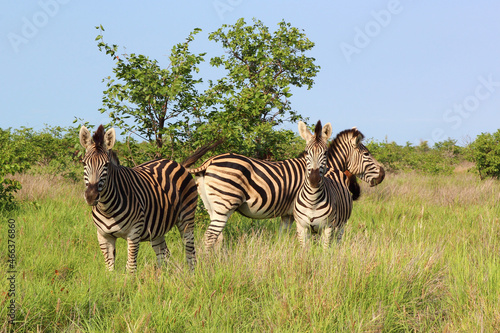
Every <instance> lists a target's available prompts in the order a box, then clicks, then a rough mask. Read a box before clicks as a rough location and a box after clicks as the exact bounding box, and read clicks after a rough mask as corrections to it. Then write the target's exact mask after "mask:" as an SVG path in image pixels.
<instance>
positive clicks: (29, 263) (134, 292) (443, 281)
mask: <svg viewBox="0 0 500 333" xmlns="http://www.w3.org/2000/svg"><path fill="white" fill-rule="evenodd" d="M26 177H32V178H31V179H28V178H26V179H25V180H24V184H26V183H27V182H32V183H33V186H31V187H30V186H26V185H25V189H24V190H23V192H21V193H19V197H20V199H21V200H25V201H24V204H23V205H22V207H21V209H20V210H19V211H17V213H16V214H15V216H7V215H5V214H4V215H3V216H2V217H1V218H2V220H3V221H6V220H7V219H8V218H10V217H13V218H15V219H16V224H17V230H16V231H17V257H18V262H17V270H18V273H17V276H16V283H17V286H16V306H17V317H16V320H17V322H16V323H15V325H14V326H8V323H7V320H6V314H7V308H6V306H7V304H8V301H9V299H8V297H7V295H6V293H5V292H3V293H2V297H1V298H0V303H1V305H0V316H1V317H0V318H1V321H0V331H7V330H8V329H9V328H11V329H12V330H13V331H17V332H24V331H34V332H36V331H44V332H60V331H69V332H117V331H122V332H184V331H187V332H195V331H196V332H198V331H211V332H232V331H243V332H245V331H274V332H306V331H307V332H315V331H316V332H325V331H330V332H331V331H346V332H367V331H368V332H385V331H403V332H404V331H418V332H422V331H424V332H428V331H431V332H432V331H439V332H442V331H448V332H480V331H484V332H493V331H500V297H499V296H500V260H499V255H500V223H499V217H500V207H499V205H498V203H499V199H500V184H499V183H498V182H497V181H482V182H481V181H479V180H478V179H477V178H476V176H474V175H471V174H467V173H457V174H454V175H452V176H445V177H438V176H423V175H418V174H396V175H394V174H390V175H388V176H387V178H386V180H385V181H384V182H383V183H382V184H381V185H379V186H377V187H373V188H369V187H366V186H363V195H362V197H361V199H360V200H359V201H356V202H355V205H354V211H353V214H352V216H351V219H350V220H349V222H348V225H347V228H346V233H345V235H344V239H343V241H342V243H341V244H339V245H335V246H332V248H330V249H328V250H323V249H321V246H320V245H319V244H318V243H317V242H316V243H315V242H313V241H311V244H310V246H309V248H307V249H305V250H303V249H301V248H300V247H299V246H298V242H297V240H296V239H295V237H294V235H293V234H292V233H291V234H283V235H280V234H279V233H278V225H279V221H278V220H263V221H251V220H248V219H245V218H242V217H241V216H239V215H237V214H235V215H234V216H233V217H232V218H231V220H230V221H229V224H228V226H227V228H226V230H225V232H226V236H225V243H224V244H223V246H222V249H221V250H220V251H219V252H216V253H206V252H205V251H204V250H203V246H202V235H203V232H204V230H205V229H206V226H207V223H208V221H206V220H203V221H199V222H198V228H197V231H196V235H195V236H196V246H197V250H198V253H197V254H198V266H197V268H196V270H195V272H194V273H191V272H190V271H189V269H188V268H187V265H186V263H185V256H184V252H183V246H182V243H181V240H180V237H179V234H178V232H177V231H176V230H173V231H171V232H170V233H169V234H168V235H167V244H168V246H169V248H170V250H171V252H172V257H171V260H170V262H169V264H168V266H167V267H166V268H162V269H158V268H157V267H156V259H155V255H154V252H153V250H152V249H151V246H150V244H149V243H142V244H141V248H140V251H139V258H138V271H137V273H136V274H135V275H130V274H127V273H126V272H125V261H126V244H125V241H123V240H122V241H118V242H117V263H116V270H115V271H114V272H107V271H106V269H105V265H104V260H103V258H102V254H101V253H100V250H99V246H98V243H97V239H96V229H95V227H94V226H93V224H92V220H91V216H90V208H89V207H88V206H87V205H86V204H85V203H84V200H83V199H82V191H83V185H82V184H81V183H78V184H72V183H69V182H67V181H65V180H63V179H58V178H56V177H54V178H53V179H51V180H50V181H48V183H47V182H46V179H45V178H43V177H41V178H36V177H38V176H26ZM37 182H38V185H36V184H37ZM33 202H35V204H33ZM6 235H7V227H6V225H5V223H0V244H2V246H5V245H4V244H6V241H5V240H6ZM0 253H1V254H0V258H1V260H2V265H1V267H0V273H1V274H2V276H5V275H6V271H7V256H6V255H5V253H6V249H5V250H1V252H0ZM4 283H5V285H6V282H5V281H4ZM2 290H4V289H2Z"/></svg>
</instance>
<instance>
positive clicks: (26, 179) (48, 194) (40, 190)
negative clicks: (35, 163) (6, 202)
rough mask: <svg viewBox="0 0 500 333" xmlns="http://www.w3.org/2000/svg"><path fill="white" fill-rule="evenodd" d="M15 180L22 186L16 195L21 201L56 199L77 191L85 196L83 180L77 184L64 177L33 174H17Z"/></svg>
mask: <svg viewBox="0 0 500 333" xmlns="http://www.w3.org/2000/svg"><path fill="white" fill-rule="evenodd" d="M13 178H14V179H16V180H18V181H20V182H21V184H22V189H21V190H20V191H18V192H17V193H16V195H15V197H16V199H17V200H20V201H40V200H44V199H56V198H60V197H62V196H63V195H67V194H68V193H71V192H73V191H75V190H76V191H81V193H82V196H83V191H84V187H83V180H82V182H79V183H76V184H75V183H74V182H72V181H69V180H68V179H65V178H63V177H62V176H57V175H45V174H31V173H22V174H16V175H15V176H14V177H13Z"/></svg>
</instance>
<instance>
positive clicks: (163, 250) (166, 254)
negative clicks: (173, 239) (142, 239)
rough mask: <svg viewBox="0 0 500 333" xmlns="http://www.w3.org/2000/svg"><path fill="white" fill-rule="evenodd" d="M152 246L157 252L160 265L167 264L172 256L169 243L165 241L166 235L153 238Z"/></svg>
mask: <svg viewBox="0 0 500 333" xmlns="http://www.w3.org/2000/svg"><path fill="white" fill-rule="evenodd" d="M151 246H152V247H153V250H154V251H155V253H156V261H157V262H158V267H162V266H163V265H166V264H167V261H168V258H170V251H169V250H168V247H167V243H165V236H162V237H158V238H156V239H153V240H152V241H151Z"/></svg>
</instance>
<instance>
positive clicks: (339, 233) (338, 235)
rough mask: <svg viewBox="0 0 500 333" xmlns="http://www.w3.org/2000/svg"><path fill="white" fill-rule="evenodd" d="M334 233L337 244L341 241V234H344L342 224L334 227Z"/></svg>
mask: <svg viewBox="0 0 500 333" xmlns="http://www.w3.org/2000/svg"><path fill="white" fill-rule="evenodd" d="M335 235H336V238H337V244H340V242H341V241H342V236H343V235H344V225H342V226H341V227H337V228H335Z"/></svg>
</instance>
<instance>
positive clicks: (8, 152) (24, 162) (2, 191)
mask: <svg viewBox="0 0 500 333" xmlns="http://www.w3.org/2000/svg"><path fill="white" fill-rule="evenodd" d="M25 143H26V142H25V140H24V139H23V140H14V138H13V135H12V133H11V131H10V128H9V129H6V130H3V129H0V210H12V209H13V208H15V206H16V204H15V201H14V193H16V192H17V191H18V190H20V189H21V183H20V182H19V181H17V180H15V179H12V178H11V177H8V176H9V175H11V176H13V175H14V174H16V173H17V172H22V171H24V170H26V169H28V168H29V162H28V160H29V152H28V151H27V150H25V149H24V146H25Z"/></svg>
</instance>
